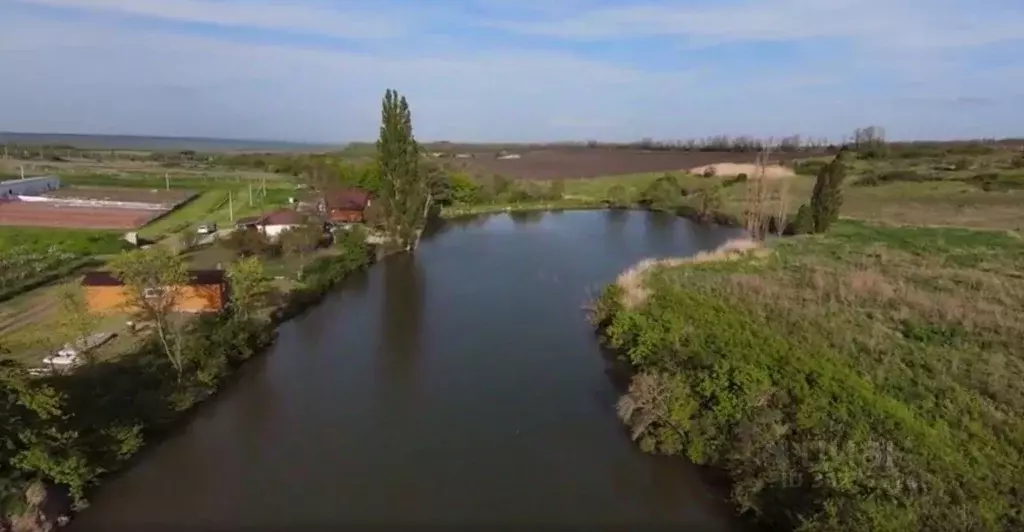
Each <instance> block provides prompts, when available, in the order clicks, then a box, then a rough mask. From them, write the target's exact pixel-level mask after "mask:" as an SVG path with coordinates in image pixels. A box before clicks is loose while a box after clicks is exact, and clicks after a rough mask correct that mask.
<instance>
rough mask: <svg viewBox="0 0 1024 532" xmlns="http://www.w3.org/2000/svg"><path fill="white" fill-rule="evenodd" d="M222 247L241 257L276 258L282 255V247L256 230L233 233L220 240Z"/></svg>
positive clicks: (242, 230)
mask: <svg viewBox="0 0 1024 532" xmlns="http://www.w3.org/2000/svg"><path fill="white" fill-rule="evenodd" d="M220 245H221V246H223V247H224V249H227V250H230V251H232V252H234V253H235V254H236V255H238V256H239V257H276V256H278V255H280V254H281V246H279V245H277V244H275V243H273V242H271V241H270V239H269V238H267V235H265V234H264V233H263V232H262V231H259V230H256V229H241V230H237V231H232V232H231V233H229V234H228V236H227V237H226V238H222V239H221V240H220Z"/></svg>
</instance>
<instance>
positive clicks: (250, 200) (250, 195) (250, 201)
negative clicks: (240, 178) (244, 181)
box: [249, 181, 252, 207]
mask: <svg viewBox="0 0 1024 532" xmlns="http://www.w3.org/2000/svg"><path fill="white" fill-rule="evenodd" d="M249 206H250V207H252V181H250V182H249Z"/></svg>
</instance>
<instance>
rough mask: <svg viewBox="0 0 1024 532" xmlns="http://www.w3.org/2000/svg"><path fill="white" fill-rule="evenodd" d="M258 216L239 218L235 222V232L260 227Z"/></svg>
mask: <svg viewBox="0 0 1024 532" xmlns="http://www.w3.org/2000/svg"><path fill="white" fill-rule="evenodd" d="M260 219H261V217H259V216H248V217H245V218H239V219H237V220H235V230H238V231H241V230H243V229H256V228H258V227H259V225H260Z"/></svg>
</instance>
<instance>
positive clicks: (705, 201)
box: [698, 184, 722, 222]
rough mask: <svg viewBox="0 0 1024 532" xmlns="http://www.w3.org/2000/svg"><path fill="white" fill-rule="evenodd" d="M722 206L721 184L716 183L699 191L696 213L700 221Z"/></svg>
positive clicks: (706, 218) (705, 219)
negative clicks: (698, 206) (697, 210)
mask: <svg viewBox="0 0 1024 532" xmlns="http://www.w3.org/2000/svg"><path fill="white" fill-rule="evenodd" d="M721 208H722V186H721V185H719V184H716V185H714V186H711V187H708V188H705V189H704V190H701V191H700V209H699V212H698V215H699V216H700V219H701V221H704V222H706V221H708V220H710V219H711V215H712V214H714V213H715V212H716V211H718V210H719V209H721Z"/></svg>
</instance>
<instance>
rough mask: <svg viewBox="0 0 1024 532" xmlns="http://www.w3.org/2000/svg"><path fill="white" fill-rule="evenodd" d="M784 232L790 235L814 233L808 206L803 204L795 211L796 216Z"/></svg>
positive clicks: (812, 216)
mask: <svg viewBox="0 0 1024 532" xmlns="http://www.w3.org/2000/svg"><path fill="white" fill-rule="evenodd" d="M785 232H786V233H787V234H792V235H808V234H811V233H813V232H814V214H813V213H812V212H811V207H810V206H809V205H807V204H806V203H805V204H803V205H801V206H800V208H799V209H797V211H796V216H794V217H793V221H792V222H791V223H790V226H789V228H788V229H786V231H785Z"/></svg>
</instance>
